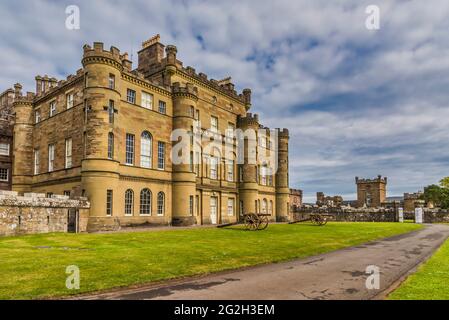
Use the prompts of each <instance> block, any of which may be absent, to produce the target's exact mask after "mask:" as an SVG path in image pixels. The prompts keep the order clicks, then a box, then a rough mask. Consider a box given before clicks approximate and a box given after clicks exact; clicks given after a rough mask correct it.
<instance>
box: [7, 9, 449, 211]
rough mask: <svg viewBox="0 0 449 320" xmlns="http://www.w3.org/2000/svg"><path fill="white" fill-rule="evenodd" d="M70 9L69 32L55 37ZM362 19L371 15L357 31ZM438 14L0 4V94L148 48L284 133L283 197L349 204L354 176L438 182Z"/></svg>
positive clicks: (442, 82)
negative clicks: (222, 84) (211, 82)
mask: <svg viewBox="0 0 449 320" xmlns="http://www.w3.org/2000/svg"><path fill="white" fill-rule="evenodd" d="M69 5H76V6H78V7H79V9H80V29H79V30H69V29H67V28H66V26H65V22H66V18H67V14H66V12H65V11H66V7H67V6H69ZM368 5H377V6H378V7H379V9H380V28H379V29H378V30H369V29H367V28H366V25H365V22H366V20H367V18H368V15H369V14H367V13H366V12H365V10H366V7H367V6H368ZM447 30H449V1H447V0H429V1H422V0H396V1H394V0H369V1H365V0H347V1H340V0H333V1H327V0H276V1H261V0H258V1H245V0H227V1H207V2H206V1H199V0H198V1H196V0H192V1H187V0H184V1H167V0H164V1H162V0H160V1H158V0H154V1H153V0H129V1H125V0H122V1H117V0H115V1H113V0H110V1H106V0H96V1H75V0H71V1H56V0H47V1H44V0H26V1H25V0H3V1H1V2H0V39H1V40H0V61H2V62H3V63H2V67H1V72H0V91H3V90H5V89H7V88H10V87H12V85H13V84H14V83H16V82H20V83H21V84H22V85H24V90H25V91H34V90H35V84H34V77H35V76H36V75H38V74H39V75H44V74H48V75H49V76H54V77H56V78H58V80H59V79H63V78H65V77H66V76H67V75H68V74H72V73H75V71H76V70H77V69H78V68H80V67H81V56H82V46H83V45H84V44H86V43H88V44H92V43H93V42H94V41H100V42H104V43H105V46H106V47H109V46H111V45H114V46H116V47H118V48H119V49H120V50H121V52H125V51H126V52H129V53H130V54H132V57H133V61H134V67H136V66H137V65H136V61H137V51H138V50H139V48H140V46H141V42H142V41H144V40H146V39H148V38H150V37H152V36H153V35H155V34H160V35H161V42H162V43H164V44H174V45H176V46H177V48H178V58H179V59H180V60H181V61H183V62H184V65H185V66H187V65H191V66H193V67H195V69H196V71H197V72H204V73H206V74H207V75H208V76H209V78H214V79H222V78H225V77H227V76H232V79H233V82H234V83H235V85H236V87H237V89H238V91H241V90H242V89H243V88H246V87H249V88H251V89H252V92H253V101H252V108H251V112H253V113H258V114H259V115H260V118H261V121H262V124H263V125H266V126H269V127H273V128H274V127H276V128H277V127H281V128H283V127H286V128H289V130H290V154H289V157H290V158H289V159H290V186H291V187H294V188H300V189H303V190H304V200H305V201H306V202H314V201H315V193H316V192H317V191H322V192H325V193H326V194H329V195H334V194H339V195H342V196H343V197H344V199H346V200H350V199H355V197H356V195H355V193H356V186H355V182H354V178H355V176H358V177H365V178H373V177H376V176H377V175H383V176H387V177H388V179H389V180H388V187H387V189H388V195H389V196H396V195H402V193H404V192H415V191H418V190H420V189H422V188H423V187H424V186H426V185H429V184H432V183H437V182H438V181H439V180H440V179H441V178H442V177H444V176H448V175H449V172H448V168H449V32H447Z"/></svg>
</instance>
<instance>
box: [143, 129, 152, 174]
mask: <svg viewBox="0 0 449 320" xmlns="http://www.w3.org/2000/svg"><path fill="white" fill-rule="evenodd" d="M152 142H153V138H152V137H151V134H150V133H149V132H148V131H144V132H142V135H141V137H140V166H141V167H142V168H151V167H152V163H151V154H152V152H151V150H152V145H153V143H152Z"/></svg>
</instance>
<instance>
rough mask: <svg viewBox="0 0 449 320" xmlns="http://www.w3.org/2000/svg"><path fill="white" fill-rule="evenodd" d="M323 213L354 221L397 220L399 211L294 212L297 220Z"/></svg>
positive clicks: (385, 209)
mask: <svg viewBox="0 0 449 320" xmlns="http://www.w3.org/2000/svg"><path fill="white" fill-rule="evenodd" d="M316 213H323V214H329V215H331V216H332V217H330V218H329V220H333V221H352V222H357V221H359V222H395V221H398V217H397V213H396V211H395V210H394V209H391V208H331V207H329V208H327V207H324V208H323V207H320V208H315V207H313V208H301V209H300V210H298V211H297V212H295V213H294V214H293V216H294V219H295V221H302V220H307V219H309V217H310V214H316Z"/></svg>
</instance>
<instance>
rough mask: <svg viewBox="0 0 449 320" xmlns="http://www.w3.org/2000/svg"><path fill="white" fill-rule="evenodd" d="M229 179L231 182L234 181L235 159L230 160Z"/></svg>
mask: <svg viewBox="0 0 449 320" xmlns="http://www.w3.org/2000/svg"><path fill="white" fill-rule="evenodd" d="M227 179H228V181H230V182H232V181H234V160H228V174H227Z"/></svg>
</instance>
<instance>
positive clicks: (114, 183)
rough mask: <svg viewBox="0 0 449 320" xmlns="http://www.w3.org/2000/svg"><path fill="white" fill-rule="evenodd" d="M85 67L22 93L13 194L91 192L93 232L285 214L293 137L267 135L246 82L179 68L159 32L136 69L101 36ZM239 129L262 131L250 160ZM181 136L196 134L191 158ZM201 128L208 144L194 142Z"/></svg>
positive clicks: (252, 140)
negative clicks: (236, 132)
mask: <svg viewBox="0 0 449 320" xmlns="http://www.w3.org/2000/svg"><path fill="white" fill-rule="evenodd" d="M82 66H83V67H82V69H80V70H78V71H77V72H76V74H74V75H70V76H68V77H67V79H66V80H62V81H57V80H56V79H55V78H50V77H48V76H44V77H41V76H37V77H36V79H35V80H36V92H34V93H30V92H28V93H27V94H25V95H21V94H20V96H17V97H15V99H14V102H13V109H14V114H15V121H14V147H13V164H12V189H13V190H15V191H18V192H20V193H24V192H35V193H45V194H47V195H51V194H65V195H70V196H71V197H76V196H85V197H87V198H88V199H89V201H90V203H91V208H90V217H89V222H88V230H114V229H117V228H120V227H126V226H138V225H151V224H165V225H170V224H171V225H193V224H219V223H229V222H234V221H237V220H238V219H239V215H240V214H243V213H249V212H264V213H268V214H270V215H271V219H272V220H277V221H288V220H289V219H290V213H289V184H288V143H289V132H288V130H287V129H276V130H269V131H267V130H265V129H267V128H266V127H264V126H263V125H262V124H261V123H260V121H259V118H258V116H257V115H256V114H252V113H249V112H248V111H249V109H250V107H251V90H250V89H244V90H243V92H242V93H240V94H238V93H237V92H236V90H235V89H234V84H233V83H232V82H231V78H230V77H228V78H225V79H223V80H220V81H217V80H214V79H208V77H207V75H205V74H203V73H196V71H195V69H194V68H192V67H189V66H188V67H184V66H183V63H182V62H181V61H179V60H178V59H177V48H176V47H175V46H173V45H168V46H164V45H163V44H162V43H161V42H160V38H159V36H158V35H157V36H155V37H153V38H151V39H149V40H148V41H145V42H144V43H143V44H142V48H141V50H140V51H139V52H138V66H137V68H136V69H133V68H132V62H131V61H130V60H129V59H128V54H126V53H124V54H121V53H120V51H119V49H117V48H115V47H111V48H110V50H105V49H104V47H103V44H102V43H99V42H96V43H94V44H93V46H92V47H91V46H89V45H85V46H84V53H83V57H82ZM235 129H240V130H242V131H244V132H246V130H250V129H251V130H252V131H253V132H255V135H253V136H250V135H249V136H244V139H243V141H244V143H243V146H244V151H245V152H244V153H243V154H244V156H243V160H244V161H239V159H240V158H239V155H238V152H237V151H238V150H237V149H238V139H237V137H236V136H234V134H233V133H232V132H234V130H235ZM178 131H182V132H187V133H188V134H189V136H190V137H191V140H192V141H191V143H190V145H191V146H192V145H194V148H192V149H189V150H192V151H190V152H187V154H186V152H185V149H182V150H181V152H178V151H177V149H175V148H177V144H178V142H179V141H178V139H177V137H175V138H173V135H174V133H175V132H178ZM197 132H199V133H200V134H202V136H203V137H204V135H206V136H207V137H208V139H201V140H200V143H199V144H198V143H197V139H194V137H195V136H196V134H197ZM218 138H220V139H218ZM211 140H214V144H213V146H214V147H211V143H212V142H211ZM216 140H217V141H220V142H219V143H217V142H216ZM253 144H256V145H257V148H256V150H254V151H253V150H252V149H251V148H250V146H251V145H253ZM229 149H230V150H231V151H229ZM250 149H251V150H250ZM175 150H176V152H175ZM226 150H228V151H226ZM172 151H173V152H172ZM175 153H176V155H177V156H179V155H181V157H182V158H183V159H185V158H187V159H188V162H186V161H181V162H179V161H173V159H172V156H173V154H175ZM251 154H252V156H255V157H256V158H257V159H259V158H261V155H262V154H265V155H266V154H268V155H270V157H268V159H269V160H266V161H265V160H264V161H258V162H252V161H249V158H250V157H251ZM270 159H271V160H270ZM272 159H274V160H272ZM240 160H241V159H240ZM273 167H276V168H277V170H276V171H273V170H272V168H273Z"/></svg>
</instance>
